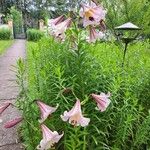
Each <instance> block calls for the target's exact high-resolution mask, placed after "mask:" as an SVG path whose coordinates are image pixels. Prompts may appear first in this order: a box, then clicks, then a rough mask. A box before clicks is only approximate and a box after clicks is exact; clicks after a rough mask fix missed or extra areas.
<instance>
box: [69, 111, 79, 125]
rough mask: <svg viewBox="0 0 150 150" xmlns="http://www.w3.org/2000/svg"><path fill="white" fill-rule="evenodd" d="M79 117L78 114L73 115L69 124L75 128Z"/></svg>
mask: <svg viewBox="0 0 150 150" xmlns="http://www.w3.org/2000/svg"><path fill="white" fill-rule="evenodd" d="M80 118H81V116H80V114H79V113H78V114H75V115H74V116H72V117H70V122H71V124H72V125H74V126H76V125H77V123H78V121H79V120H80Z"/></svg>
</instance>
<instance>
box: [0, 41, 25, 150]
mask: <svg viewBox="0 0 150 150" xmlns="http://www.w3.org/2000/svg"><path fill="white" fill-rule="evenodd" d="M20 57H21V58H24V57H25V40H15V42H14V44H13V45H12V46H11V47H10V48H9V49H8V50H7V51H6V53H5V54H3V55H1V56H0V105H1V104H2V103H3V102H5V101H7V100H10V101H11V102H13V103H14V102H15V99H16V97H17V95H18V94H19V89H18V87H17V84H16V83H15V80H16V75H15V73H14V72H13V71H12V69H13V67H12V65H16V60H17V59H18V58H20ZM18 116H20V113H19V112H18V111H17V110H16V109H15V108H14V107H12V106H10V107H9V108H8V109H6V110H5V111H4V113H3V114H2V115H0V150H21V149H22V146H21V144H19V143H20V142H19V135H18V134H17V133H18V132H17V127H13V128H10V129H5V128H3V125H4V123H5V122H6V121H9V120H11V119H13V118H15V117H18Z"/></svg>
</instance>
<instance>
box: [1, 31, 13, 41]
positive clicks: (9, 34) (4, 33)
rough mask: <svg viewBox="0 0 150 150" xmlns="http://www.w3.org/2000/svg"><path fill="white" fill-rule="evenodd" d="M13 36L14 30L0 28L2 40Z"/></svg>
mask: <svg viewBox="0 0 150 150" xmlns="http://www.w3.org/2000/svg"><path fill="white" fill-rule="evenodd" d="M11 38H12V31H11V30H10V29H7V28H1V29H0V40H9V39H11Z"/></svg>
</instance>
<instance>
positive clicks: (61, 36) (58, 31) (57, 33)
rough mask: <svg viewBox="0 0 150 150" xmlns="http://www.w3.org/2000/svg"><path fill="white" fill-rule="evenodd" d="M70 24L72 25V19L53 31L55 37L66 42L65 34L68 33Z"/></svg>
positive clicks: (60, 24)
mask: <svg viewBox="0 0 150 150" xmlns="http://www.w3.org/2000/svg"><path fill="white" fill-rule="evenodd" d="M70 24H71V18H68V19H66V20H65V21H63V22H61V23H59V24H57V25H56V26H55V27H54V29H53V31H52V34H53V35H54V37H55V38H58V39H61V40H64V39H65V32H66V30H67V28H68V27H69V26H70Z"/></svg>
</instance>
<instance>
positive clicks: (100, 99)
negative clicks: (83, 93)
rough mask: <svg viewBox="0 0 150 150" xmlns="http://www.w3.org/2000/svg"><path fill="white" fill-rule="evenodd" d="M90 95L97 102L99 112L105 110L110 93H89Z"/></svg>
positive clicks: (108, 102)
mask: <svg viewBox="0 0 150 150" xmlns="http://www.w3.org/2000/svg"><path fill="white" fill-rule="evenodd" d="M91 96H92V98H93V99H94V100H95V101H96V102H97V106H98V108H99V110H100V111H101V112H103V111H105V110H106V108H107V107H108V106H109V104H110V99H109V97H110V93H108V94H105V93H101V94H100V95H97V94H91Z"/></svg>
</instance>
